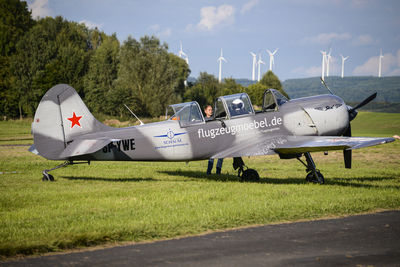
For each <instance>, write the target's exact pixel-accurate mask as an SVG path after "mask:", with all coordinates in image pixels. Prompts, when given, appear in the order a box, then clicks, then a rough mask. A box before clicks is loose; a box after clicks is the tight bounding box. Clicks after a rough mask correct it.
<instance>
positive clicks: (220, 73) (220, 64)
mask: <svg viewBox="0 0 400 267" xmlns="http://www.w3.org/2000/svg"><path fill="white" fill-rule="evenodd" d="M217 61H219V75H218V82H220V83H221V75H222V61H225V62H227V61H226V59H225V58H224V57H223V55H222V48H221V56H220V57H219V58H218V60H217Z"/></svg>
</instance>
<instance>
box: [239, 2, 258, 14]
mask: <svg viewBox="0 0 400 267" xmlns="http://www.w3.org/2000/svg"><path fill="white" fill-rule="evenodd" d="M259 2H260V1H259V0H250V1H248V2H246V3H245V4H244V5H243V6H242V9H240V13H241V14H244V13H246V12H248V11H250V10H251V9H252V8H253V7H255V6H256V5H258V3H259Z"/></svg>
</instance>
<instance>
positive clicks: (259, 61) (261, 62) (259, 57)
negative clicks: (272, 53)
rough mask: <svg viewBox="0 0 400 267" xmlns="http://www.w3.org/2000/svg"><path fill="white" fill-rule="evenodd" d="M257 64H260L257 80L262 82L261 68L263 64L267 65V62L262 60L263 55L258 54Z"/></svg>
mask: <svg viewBox="0 0 400 267" xmlns="http://www.w3.org/2000/svg"><path fill="white" fill-rule="evenodd" d="M257 64H258V79H257V81H258V82H259V81H260V79H261V78H260V74H261V73H260V67H261V64H264V65H265V62H264V61H262V59H261V54H258V62H257Z"/></svg>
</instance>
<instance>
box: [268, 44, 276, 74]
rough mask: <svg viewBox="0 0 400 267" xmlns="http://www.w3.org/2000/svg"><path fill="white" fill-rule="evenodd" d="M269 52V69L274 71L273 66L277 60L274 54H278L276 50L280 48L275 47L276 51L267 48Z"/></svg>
mask: <svg viewBox="0 0 400 267" xmlns="http://www.w3.org/2000/svg"><path fill="white" fill-rule="evenodd" d="M267 52H268V54H269V70H270V71H272V66H273V65H275V60H274V56H275V54H276V52H278V48H277V49H275V51H274V52H271V51H269V50H268V49H267Z"/></svg>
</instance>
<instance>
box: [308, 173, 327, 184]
mask: <svg viewBox="0 0 400 267" xmlns="http://www.w3.org/2000/svg"><path fill="white" fill-rule="evenodd" d="M316 174H317V177H315V175H314V172H309V173H308V174H307V176H306V181H307V182H311V183H320V184H323V183H325V179H324V176H323V175H322V173H321V172H320V171H316Z"/></svg>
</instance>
